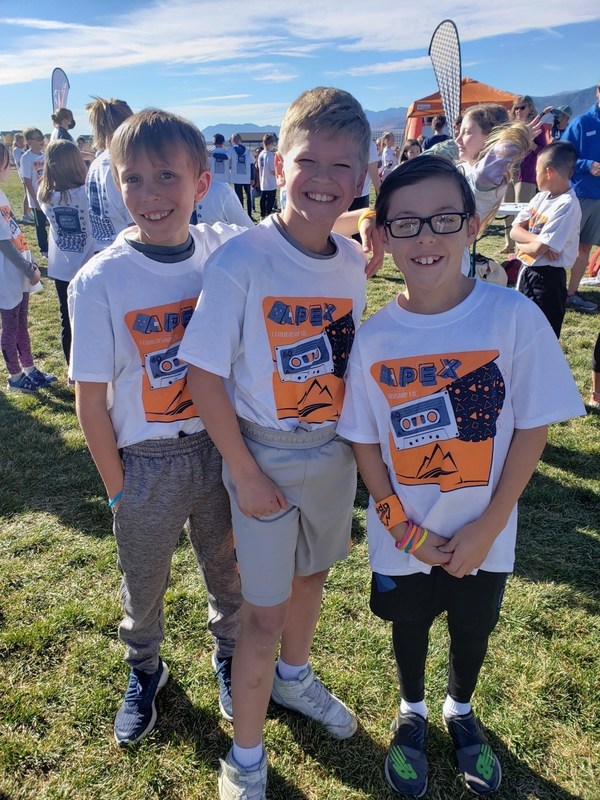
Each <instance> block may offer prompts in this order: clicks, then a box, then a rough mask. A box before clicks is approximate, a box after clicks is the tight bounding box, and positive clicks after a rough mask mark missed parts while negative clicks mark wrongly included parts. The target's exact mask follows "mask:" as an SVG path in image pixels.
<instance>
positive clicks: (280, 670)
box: [277, 658, 308, 681]
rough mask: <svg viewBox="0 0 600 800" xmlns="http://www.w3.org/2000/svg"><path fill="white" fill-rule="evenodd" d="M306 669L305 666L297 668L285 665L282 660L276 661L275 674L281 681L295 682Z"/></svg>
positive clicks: (306, 665)
mask: <svg viewBox="0 0 600 800" xmlns="http://www.w3.org/2000/svg"><path fill="white" fill-rule="evenodd" d="M307 667H308V661H307V662H306V664H300V666H299V667H296V666H293V665H292V664H287V663H286V662H285V661H284V660H283V659H282V658H280V659H279V660H278V661H277V674H278V675H279V677H280V678H281V680H282V681H295V680H297V679H298V677H299V675H300V673H301V672H302V671H303V670H305V669H306V668H307Z"/></svg>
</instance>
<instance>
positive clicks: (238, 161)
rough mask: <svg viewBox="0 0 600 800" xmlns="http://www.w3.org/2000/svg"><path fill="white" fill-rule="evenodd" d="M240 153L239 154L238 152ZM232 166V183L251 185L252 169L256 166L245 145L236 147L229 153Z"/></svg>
mask: <svg viewBox="0 0 600 800" xmlns="http://www.w3.org/2000/svg"><path fill="white" fill-rule="evenodd" d="M238 151H239V152H238ZM227 155H228V156H229V164H230V165H231V176H230V177H231V182H232V183H251V182H252V178H251V175H250V173H251V170H250V167H251V165H252V164H254V156H253V155H252V153H251V152H250V150H248V148H247V147H244V145H243V144H238V145H234V146H233V147H230V148H229V150H228V151H227Z"/></svg>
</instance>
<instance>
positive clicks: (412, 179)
mask: <svg viewBox="0 0 600 800" xmlns="http://www.w3.org/2000/svg"><path fill="white" fill-rule="evenodd" d="M428 178H447V179H448V180H450V181H454V183H455V184H456V186H457V187H458V189H459V191H460V194H461V197H462V200H463V206H464V209H463V210H464V211H465V213H466V214H468V215H469V216H470V217H473V216H474V215H475V214H476V208H475V197H474V196H473V192H472V191H471V187H470V186H469V184H468V182H467V179H466V178H465V176H464V175H463V174H462V172H461V171H460V170H459V169H456V167H455V166H454V164H453V163H452V162H451V161H449V160H448V159H447V158H441V157H440V156H429V155H428V156H419V157H418V158H412V159H410V160H409V161H403V162H402V164H400V165H399V166H398V167H396V169H394V170H392V172H390V174H389V175H388V176H387V178H385V180H384V181H383V183H382V184H381V189H380V190H379V194H378V195H377V200H376V201H375V215H376V216H375V222H376V224H377V226H378V227H380V228H382V227H383V225H384V223H385V221H386V220H387V218H388V211H389V208H390V200H391V197H392V195H393V194H394V192H395V191H397V190H398V189H403V188H404V187H405V186H413V185H414V184H415V183H420V182H421V181H425V180H427V179H428ZM457 210H458V209H457Z"/></svg>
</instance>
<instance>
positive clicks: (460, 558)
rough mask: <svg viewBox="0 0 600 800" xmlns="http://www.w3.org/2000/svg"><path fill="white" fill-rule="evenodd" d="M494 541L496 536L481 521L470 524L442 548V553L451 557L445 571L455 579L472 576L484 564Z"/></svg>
mask: <svg viewBox="0 0 600 800" xmlns="http://www.w3.org/2000/svg"><path fill="white" fill-rule="evenodd" d="M494 539H495V535H493V534H492V532H491V531H490V530H487V529H486V527H485V525H484V524H483V522H482V520H481V519H478V520H475V522H469V523H468V525H464V526H463V527H462V528H460V530H458V531H457V532H456V533H455V534H454V536H453V537H452V539H449V540H448V541H446V543H445V544H444V545H443V546H442V547H440V552H442V553H448V554H450V555H451V559H450V562H449V563H446V564H445V565H444V569H445V570H446V572H448V573H450V575H453V576H454V577H455V578H464V576H465V575H470V574H471V573H472V572H473V570H474V569H479V567H480V566H481V565H482V564H483V562H484V560H485V558H486V556H487V554H488V552H489V550H490V547H491V546H492V543H493V541H494Z"/></svg>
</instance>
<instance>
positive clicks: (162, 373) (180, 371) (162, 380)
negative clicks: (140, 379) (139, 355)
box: [144, 344, 187, 389]
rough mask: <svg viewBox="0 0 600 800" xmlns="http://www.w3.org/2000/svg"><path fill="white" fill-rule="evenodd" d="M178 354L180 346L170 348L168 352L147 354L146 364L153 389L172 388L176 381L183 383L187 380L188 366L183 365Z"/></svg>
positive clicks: (158, 351)
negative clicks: (182, 381)
mask: <svg viewBox="0 0 600 800" xmlns="http://www.w3.org/2000/svg"><path fill="white" fill-rule="evenodd" d="M178 352H179V344H177V345H176V346H175V347H170V348H169V349H168V350H157V351H156V352H154V353H146V355H145V356H144V364H145V367H146V375H147V376H148V380H149V381H150V388H151V389H163V388H164V387H165V386H172V385H173V384H174V383H176V381H181V380H183V379H184V378H185V376H186V374H187V364H184V363H182V362H181V361H180V360H179V359H178V358H177V353H178Z"/></svg>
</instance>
